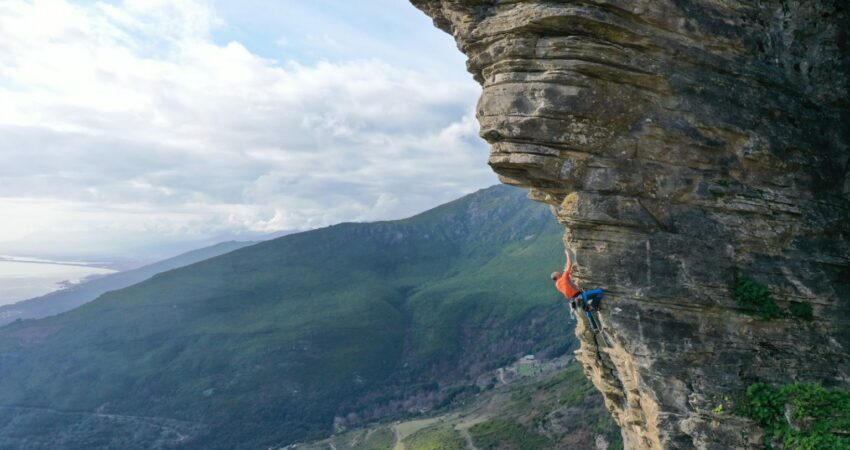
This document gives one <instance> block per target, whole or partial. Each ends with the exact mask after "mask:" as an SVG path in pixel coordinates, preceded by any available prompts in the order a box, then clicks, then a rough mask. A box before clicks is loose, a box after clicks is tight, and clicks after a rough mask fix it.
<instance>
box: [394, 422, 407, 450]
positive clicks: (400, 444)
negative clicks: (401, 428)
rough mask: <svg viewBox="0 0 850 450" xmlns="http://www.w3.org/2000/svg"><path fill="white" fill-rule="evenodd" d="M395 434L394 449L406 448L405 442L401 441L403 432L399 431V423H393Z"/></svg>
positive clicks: (402, 449) (401, 449)
mask: <svg viewBox="0 0 850 450" xmlns="http://www.w3.org/2000/svg"><path fill="white" fill-rule="evenodd" d="M393 434H394V435H395V446H394V447H393V450H404V442H401V434H399V432H398V424H397V423H394V424H393Z"/></svg>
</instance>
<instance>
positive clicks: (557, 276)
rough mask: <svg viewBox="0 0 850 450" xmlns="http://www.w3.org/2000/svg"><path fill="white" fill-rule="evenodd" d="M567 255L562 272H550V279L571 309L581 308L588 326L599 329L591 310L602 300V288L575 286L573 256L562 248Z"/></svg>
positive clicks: (596, 307) (595, 329)
mask: <svg viewBox="0 0 850 450" xmlns="http://www.w3.org/2000/svg"><path fill="white" fill-rule="evenodd" d="M564 254H565V255H567V264H566V265H565V266H564V271H563V272H552V281H554V282H555V288H556V289H558V291H560V292H561V293H562V294H564V296H565V297H567V298H568V299H570V307H571V308H572V309H573V310H578V308H579V307H580V308H582V309H583V310H584V313H585V315H587V319H588V321H589V322H590V328H592V329H593V331H594V332H597V331H599V325H597V323H596V319H595V318H594V317H593V311H594V310H598V309H599V303H600V302H601V301H602V296H603V294H602V289H591V290H588V291H583V290H581V289H579V288H578V286H576V284H575V282H574V281H573V279H572V273H573V266H574V264H573V258H572V256H571V254H570V251H569V250H564Z"/></svg>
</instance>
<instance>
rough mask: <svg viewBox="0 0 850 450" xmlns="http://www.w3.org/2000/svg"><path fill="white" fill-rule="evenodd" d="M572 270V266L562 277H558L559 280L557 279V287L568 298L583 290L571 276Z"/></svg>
mask: <svg viewBox="0 0 850 450" xmlns="http://www.w3.org/2000/svg"><path fill="white" fill-rule="evenodd" d="M572 271H573V268H572V267H570V269H569V270H567V271H566V272H564V274H563V275H561V278H558V280H557V281H555V287H556V288H557V289H558V290H559V291H561V293H562V294H564V296H566V297H567V298H573V297H575V296H576V295H579V294H581V290H580V289H579V288H578V286H576V284H575V283H573V279H572V278H570V274H571V273H572Z"/></svg>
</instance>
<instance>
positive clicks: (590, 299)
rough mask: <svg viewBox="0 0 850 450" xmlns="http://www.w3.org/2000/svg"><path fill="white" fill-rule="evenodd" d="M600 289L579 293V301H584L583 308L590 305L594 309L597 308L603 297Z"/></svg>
mask: <svg viewBox="0 0 850 450" xmlns="http://www.w3.org/2000/svg"><path fill="white" fill-rule="evenodd" d="M603 295H604V294H603V293H602V289H591V290H589V291H583V292H582V293H581V299H582V300H583V301H584V304H585V306H587V305H590V306H593V308H594V309H597V308H599V302H600V301H602V297H603Z"/></svg>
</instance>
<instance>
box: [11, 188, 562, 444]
mask: <svg viewBox="0 0 850 450" xmlns="http://www.w3.org/2000/svg"><path fill="white" fill-rule="evenodd" d="M561 230H562V228H561V227H560V226H559V225H558V224H557V223H555V221H554V219H552V218H551V215H550V214H549V212H548V211H547V210H546V208H545V207H543V206H541V205H537V204H534V203H532V202H529V201H528V200H526V199H525V198H524V192H522V191H519V190H515V189H513V188H509V187H502V186H499V187H493V188H489V189H486V190H483V191H479V192H477V193H475V194H472V195H470V196H467V197H464V198H462V199H460V200H458V201H455V202H452V203H449V204H446V205H443V206H440V207H438V208H435V209H433V210H430V211H428V212H426V213H423V214H420V215H418V216H415V217H412V218H410V219H406V220H400V221H393V222H379V223H367V224H341V225H337V226H333V227H328V228H324V229H320V230H314V231H310V232H305V233H299V234H295V235H289V236H285V237H282V238H279V239H276V240H273V241H268V242H263V243H260V244H257V245H254V246H250V247H246V248H242V249H240V250H237V251H234V252H231V253H228V254H225V255H222V256H218V257H215V258H212V259H209V260H206V261H203V262H200V263H197V264H193V265H190V266H187V267H184V268H181V269H177V270H173V271H169V272H165V273H161V274H158V275H156V276H154V277H153V278H151V279H149V280H147V281H145V282H142V283H140V284H137V285H135V286H132V287H129V288H126V289H123V290H120V291H116V292H110V293H108V294H106V295H104V296H103V297H101V298H100V299H98V300H95V301H94V302H91V303H89V304H86V305H84V306H82V307H80V308H77V309H75V310H73V311H70V312H67V313H65V314H61V315H59V316H54V317H50V318H47V319H42V320H37V321H22V322H16V323H13V324H10V325H8V326H6V327H4V328H2V329H0V405H3V406H5V407H0V447H4V448H5V447H6V446H12V447H14V446H27V445H30V446H34V447H35V448H38V446H40V445H44V446H45V447H50V446H51V444H54V445H55V444H56V442H51V439H52V438H51V436H56V435H60V434H61V436H63V439H66V441H65V447H66V448H67V447H78V448H83V447H85V448H93V447H97V446H98V445H103V446H107V447H108V446H115V445H117V444H115V443H116V442H117V441H116V440H120V439H127V438H126V433H123V432H122V431H121V430H122V429H121V426H118V425H115V426H112V427H110V426H104V425H103V422H104V421H112V422H116V421H117V422H116V423H120V424H127V423H133V422H134V421H135V422H143V423H144V425H145V426H146V427H149V428H150V427H152V430H153V431H150V433H151V434H156V433H155V430H160V434H159V435H158V438H157V439H158V440H156V441H153V440H151V439H150V438H139V439H138V440H131V441H120V442H121V446H122V447H124V448H132V447H139V448H149V447H151V446H153V442H161V443H163V444H162V445H163V446H169V445H178V444H179V445H182V446H185V447H198V448H258V447H267V446H272V445H283V444H287V443H289V442H295V441H304V440H306V439H308V438H317V437H322V436H327V435H328V434H329V433H330V432H331V431H332V429H333V427H334V426H337V427H340V426H350V425H357V424H359V423H363V422H364V421H367V420H373V419H376V418H381V417H385V416H394V415H399V414H405V413H410V412H415V411H420V410H428V409H430V408H434V407H438V406H441V405H444V404H446V403H447V402H450V401H452V400H453V399H458V398H463V397H464V396H468V395H471V394H472V393H474V392H476V391H477V389H478V388H477V387H475V386H474V383H473V382H472V380H473V379H474V377H475V376H477V375H478V374H480V373H483V371H485V370H487V369H490V368H494V367H496V366H498V365H500V364H502V363H504V362H505V361H508V360H511V359H513V358H515V357H516V356H518V355H521V354H523V353H524V352H532V351H533V352H538V353H541V352H543V353H546V352H549V353H558V352H563V351H566V350H567V349H568V348H569V345H570V344H571V342H572V338H570V337H568V336H570V333H569V331H570V330H568V329H567V328H568V326H571V325H569V324H568V321H567V320H565V316H566V314H567V313H566V311H565V309H564V307H563V305H562V304H560V303H559V302H557V301H556V300H557V299H558V297H557V294H556V293H555V292H554V291H553V290H552V287H551V285H550V282H549V280H548V278H547V274H548V273H549V271H550V270H551V269H552V268H553V267H557V266H558V265H560V264H561V260H560V259H561V257H562V256H561V255H560V253H561V252H560V250H559V249H560V246H559V245H558V242H559V239H560V233H561ZM70 413H74V414H76V415H74V416H69V414H70ZM57 417H58V418H57ZM30 424H37V425H38V426H37V427H36V426H35V425H30ZM157 427H158V428H157ZM57 430H59V431H61V433H59V431H57ZM110 430H118V431H114V432H113V431H110ZM45 433H48V434H49V435H47V436H46V435H45ZM50 433H52V434H50ZM122 433H123V434H122ZM169 436H170V437H169ZM104 443H106V444H104ZM156 445H160V444H156Z"/></svg>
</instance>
